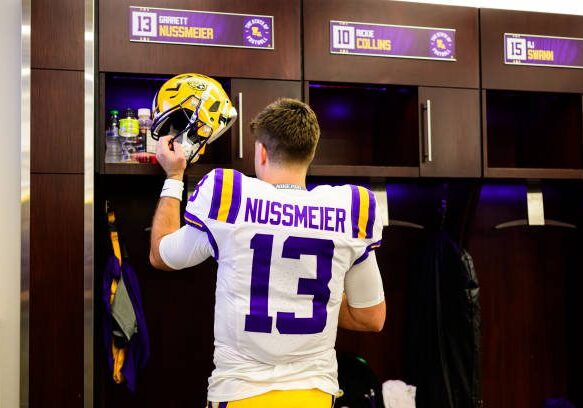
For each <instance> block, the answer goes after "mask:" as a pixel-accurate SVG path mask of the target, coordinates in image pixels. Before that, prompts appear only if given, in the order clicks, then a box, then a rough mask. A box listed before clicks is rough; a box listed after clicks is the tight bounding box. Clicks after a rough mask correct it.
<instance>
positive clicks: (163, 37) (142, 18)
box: [129, 6, 275, 50]
mask: <svg viewBox="0 0 583 408" xmlns="http://www.w3.org/2000/svg"><path fill="white" fill-rule="evenodd" d="M129 24H130V29H129V33H130V41H134V42H153V43H164V44H187V45H207V46H214V47H234V48H259V49H267V50H273V49H274V46H275V45H274V40H273V16H261V15H249V14H234V13H217V12H210V11H189V10H173V9H163V8H154V7H135V6H130V16H129Z"/></svg>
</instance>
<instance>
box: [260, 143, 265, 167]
mask: <svg viewBox="0 0 583 408" xmlns="http://www.w3.org/2000/svg"><path fill="white" fill-rule="evenodd" d="M259 159H260V161H261V164H265V163H267V149H266V148H265V145H264V144H263V143H259Z"/></svg>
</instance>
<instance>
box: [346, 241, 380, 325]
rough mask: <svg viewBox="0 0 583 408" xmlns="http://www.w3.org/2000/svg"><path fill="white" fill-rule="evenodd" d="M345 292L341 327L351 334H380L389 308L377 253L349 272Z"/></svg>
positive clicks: (371, 254) (354, 266)
mask: <svg viewBox="0 0 583 408" xmlns="http://www.w3.org/2000/svg"><path fill="white" fill-rule="evenodd" d="M344 291H345V294H344V295H343V297H342V304H341V306H340V315H339V318H338V326H340V327H341V328H343V329H348V330H356V331H371V332H380V331H381V330H382V329H383V326H384V324H385V316H386V305H385V294H384V290H383V282H382V279H381V274H380V270H379V266H378V264H377V260H376V256H375V254H374V252H371V253H370V254H369V255H368V257H367V258H366V259H365V260H364V261H362V262H361V263H359V264H356V265H353V266H352V268H350V270H349V271H348V272H346V277H345V278H344Z"/></svg>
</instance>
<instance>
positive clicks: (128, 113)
mask: <svg viewBox="0 0 583 408" xmlns="http://www.w3.org/2000/svg"><path fill="white" fill-rule="evenodd" d="M119 139H120V142H121V161H122V162H133V161H137V160H136V156H135V155H136V153H139V152H142V151H143V150H144V146H143V144H142V142H141V141H140V124H139V121H138V119H136V116H135V113H134V110H133V109H131V108H127V109H126V110H125V111H124V114H123V118H122V119H120V121H119Z"/></svg>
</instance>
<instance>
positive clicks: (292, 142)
mask: <svg viewBox="0 0 583 408" xmlns="http://www.w3.org/2000/svg"><path fill="white" fill-rule="evenodd" d="M203 82H204V84H203V85H200V86H199V87H200V88H202V87H204V85H206V86H209V87H210V86H211V83H210V82H208V81H207V80H203ZM212 86H215V85H214V83H213V84H212ZM219 86H220V85H219ZM173 88H176V86H174V87H173ZM191 88H192V87H190V86H187V88H186V90H189V89H191ZM221 90H222V88H221ZM188 92H190V91H188ZM187 97H188V96H186V97H185V98H187ZM185 98H182V97H181V98H173V99H174V100H178V99H179V100H184V99H185ZM203 99H204V98H203ZM219 100H220V103H219V105H220V106H219V110H221V109H222V108H224V107H227V108H226V109H222V111H223V112H224V113H225V114H227V116H229V115H228V113H229V112H232V111H231V110H230V103H228V102H226V101H228V97H227V96H226V94H224V91H223V94H221V95H220V98H219ZM203 102H204V101H203ZM211 102H212V101H211ZM197 103H198V102H197ZM212 103H214V102H212ZM198 105H200V106H197V109H198V111H199V114H200V110H201V109H204V106H206V105H208V103H207V104H205V103H202V104H198ZM162 111H164V109H162V110H161V112H162ZM162 113H163V112H162ZM188 114H192V115H193V116H194V115H196V114H197V113H196V111H192V112H187V117H190V118H191V119H190V120H189V121H188V122H189V123H192V122H194V121H195V120H193V119H192V116H188ZM210 117H211V116H209V115H207V116H206V117H205V118H207V119H205V120H208V121H209V122H208V124H209V126H211V125H212V123H214V122H215V121H214V120H213V121H211V120H210V119H209V118H210ZM230 117H232V115H230ZM229 120H230V119H229V117H227V118H226V119H224V123H228V122H229ZM203 122H204V121H203ZM155 124H156V121H155ZM202 126H204V123H201V124H199V125H197V126H195V127H194V128H193V129H194V130H192V129H191V130H190V131H187V132H186V133H192V132H193V131H194V132H196V129H197V128H201V127H202ZM211 127H212V126H211ZM170 128H171V127H169V126H167V127H166V130H168V129H170ZM213 130H214V129H213ZM251 130H252V133H253V134H254V136H255V138H256V141H255V158H254V160H255V173H256V175H257V178H253V177H247V176H245V175H244V174H241V173H240V172H238V171H236V170H232V169H222V168H218V169H215V170H213V171H211V172H210V173H208V174H207V175H205V176H204V177H202V179H201V180H200V181H199V183H198V185H197V186H196V188H195V190H194V193H193V194H192V195H191V196H190V198H189V199H188V204H187V206H186V212H185V214H184V221H185V223H186V224H185V225H184V226H183V227H180V200H181V197H182V191H183V182H182V179H183V175H184V171H185V168H186V165H187V159H186V158H185V155H184V149H183V143H181V140H180V137H176V135H175V134H172V135H170V136H162V137H160V140H159V142H158V150H157V158H158V161H159V163H160V164H161V166H162V167H163V168H164V170H165V172H166V174H167V180H166V182H165V183H164V188H163V191H162V193H161V198H160V201H159V204H158V207H157V209H156V213H155V215H154V220H153V224H152V234H151V249H150V261H151V263H152V265H153V266H154V267H156V268H158V269H163V270H169V271H171V270H178V269H182V268H187V267H191V266H194V265H197V264H199V263H201V262H202V261H204V260H205V259H207V258H208V257H213V258H214V259H215V260H216V261H217V263H218V272H217V285H216V304H215V325H214V336H215V351H214V363H215V367H216V368H215V369H214V371H213V372H212V374H211V376H210V378H209V386H208V395H207V399H208V401H209V402H208V407H229V408H246V407H255V408H261V407H278V408H286V407H290V408H291V407H310V408H320V407H322V408H324V407H326V408H328V407H331V406H332V405H333V401H334V398H333V397H334V396H335V395H336V394H337V393H338V391H339V390H338V381H337V362H336V354H335V350H334V344H335V341H336V331H337V327H338V326H340V327H342V328H346V329H351V330H359V331H375V332H378V331H380V330H381V329H382V327H383V324H384V321H385V301H384V292H383V285H382V281H381V276H380V272H379V268H378V265H377V262H376V258H375V255H374V250H375V249H376V248H378V247H379V245H380V240H381V234H382V222H381V219H380V216H379V214H378V209H377V207H376V203H375V199H374V196H373V194H372V193H371V192H370V191H369V190H367V189H365V188H363V187H360V186H355V185H344V186H339V187H331V186H325V185H322V186H318V187H316V188H314V189H312V190H311V191H308V190H306V173H307V170H308V166H309V164H310V162H311V161H312V159H313V157H314V153H315V149H316V145H317V143H318V138H319V135H320V129H319V126H318V122H317V119H316V115H315V114H314V112H313V111H312V110H311V109H310V107H309V106H308V105H306V104H304V103H302V102H300V101H297V100H292V99H280V100H278V101H276V102H274V103H272V104H271V105H269V106H267V107H266V108H265V109H264V110H263V111H262V112H261V113H260V114H259V115H258V116H257V117H256V118H255V119H254V120H253V121H252V123H251ZM209 135H210V136H211V137H212V135H211V133H209V132H206V133H205V134H204V135H201V136H203V137H207V136H209ZM159 136H161V134H160V135H159ZM188 138H190V139H192V138H191V137H190V136H188V137H187V139H188ZM183 139H184V137H183ZM196 143H198V144H199V145H201V144H202V145H203V146H204V141H202V142H201V141H198V142H192V143H191V144H193V145H195V146H197V148H198V147H199V146H198V145H196ZM189 155H192V152H189Z"/></svg>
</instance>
